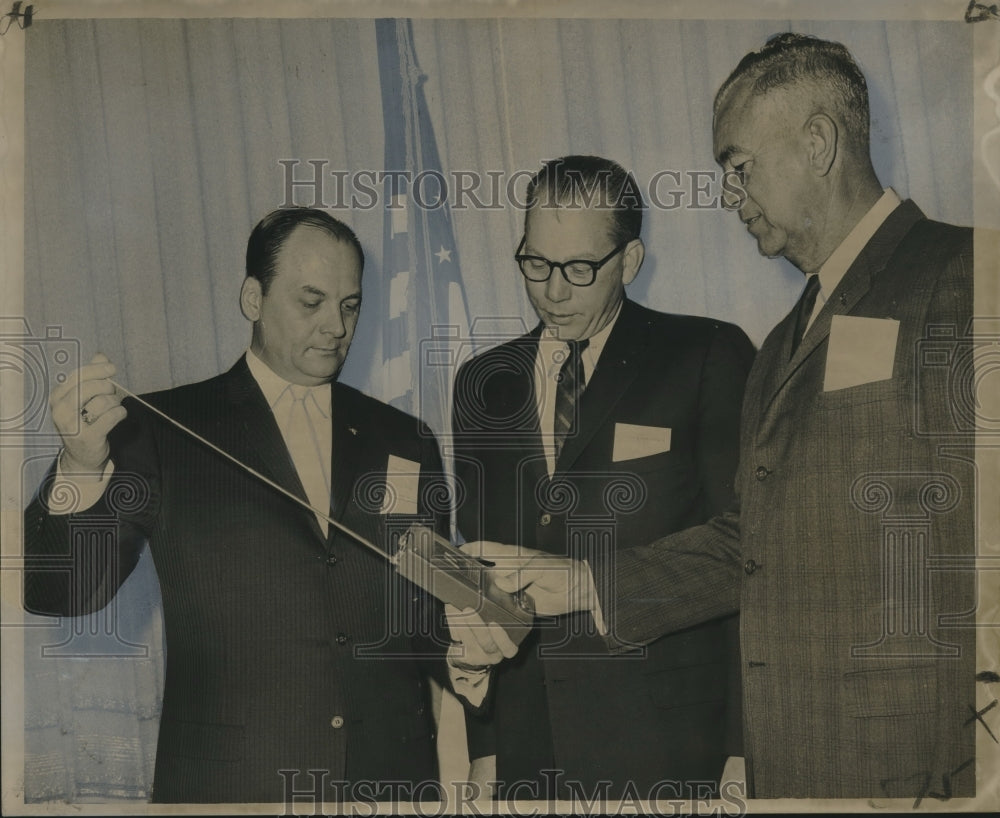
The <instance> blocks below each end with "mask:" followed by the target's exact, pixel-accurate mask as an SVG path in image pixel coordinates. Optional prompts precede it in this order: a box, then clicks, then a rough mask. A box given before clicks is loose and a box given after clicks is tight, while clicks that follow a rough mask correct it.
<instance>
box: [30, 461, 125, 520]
mask: <svg viewBox="0 0 1000 818" xmlns="http://www.w3.org/2000/svg"><path fill="white" fill-rule="evenodd" d="M64 452H65V449H63V450H62V451H60V452H59V457H58V459H57V460H56V473H55V478H54V479H53V481H52V485H51V488H50V489H49V496H48V498H47V506H48V510H49V514H53V515H56V516H61V515H65V514H77V513H79V512H81V511H86V510H87V509H89V508H92V507H93V506H95V505H97V503H98V502H99V501H100V499H101V497H103V496H104V491H105V489H107V487H108V482H109V481H110V480H111V475H112V474H114V471H115V464H114V463H112V462H111V461H110V460H109V461H108V462H107V465H105V467H104V471H102V472H101V473H100V474H97V473H96V472H94V473H93V474H66V473H65V472H64V471H63V468H62V457H63V453H64Z"/></svg>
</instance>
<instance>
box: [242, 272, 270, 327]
mask: <svg viewBox="0 0 1000 818" xmlns="http://www.w3.org/2000/svg"><path fill="white" fill-rule="evenodd" d="M263 298H264V296H263V293H262V292H261V289H260V281H258V280H257V279H256V278H253V277H251V276H247V277H246V278H244V279H243V287H242V289H240V311H241V312H242V313H243V317H244V318H246V319H247V320H248V321H259V320H260V309H261V301H262V300H263Z"/></svg>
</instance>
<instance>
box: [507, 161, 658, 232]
mask: <svg viewBox="0 0 1000 818" xmlns="http://www.w3.org/2000/svg"><path fill="white" fill-rule="evenodd" d="M525 201H526V204H527V206H528V207H527V210H525V215H524V218H525V228H527V219H528V213H529V212H530V211H531V209H532V208H533V207H536V206H541V207H597V208H607V209H608V210H610V211H611V214H612V228H611V240H612V241H613V242H614V243H615V244H616V245H618V244H623V243H625V242H627V241H631V240H632V239H637V238H639V231H640V230H641V229H642V211H643V210H644V209H645V207H646V204H645V202H644V201H643V199H642V192H641V191H640V189H639V185H638V184H637V183H636V181H635V177H634V176H633V175H632V174H631V173H629V172H628V171H626V170H625V168H623V167H622V166H621V165H619V164H618V163H617V162H614V161H612V160H611V159H604V158H603V157H600V156H563V157H561V158H559V159H550V160H549V161H548V162H546V163H545V164H544V165H542V168H541V170H539V171H538V172H537V173H536V174H535V175H534V176H532V177H531V180H530V181H529V182H528V190H527V197H526V200H525Z"/></svg>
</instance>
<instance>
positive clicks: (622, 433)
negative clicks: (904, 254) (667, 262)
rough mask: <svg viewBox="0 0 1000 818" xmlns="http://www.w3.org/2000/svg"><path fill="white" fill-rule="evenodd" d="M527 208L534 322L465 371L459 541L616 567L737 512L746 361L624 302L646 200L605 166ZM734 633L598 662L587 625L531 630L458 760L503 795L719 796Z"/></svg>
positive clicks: (728, 623) (557, 182)
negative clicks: (623, 558)
mask: <svg viewBox="0 0 1000 818" xmlns="http://www.w3.org/2000/svg"><path fill="white" fill-rule="evenodd" d="M527 202H528V208H527V210H526V214H525V224H524V238H523V240H522V241H521V243H520V246H519V247H518V249H517V255H516V256H515V258H516V259H517V262H518V264H519V266H520V270H521V273H522V274H523V278H524V281H525V287H526V289H527V293H528V297H529V299H530V300H531V303H532V305H533V306H534V308H535V311H536V312H537V314H538V316H539V318H540V319H541V323H540V324H539V325H538V326H537V327H536V328H535V329H534V330H533V331H532V332H530V333H528V334H527V335H525V336H522V337H520V338H516V339H514V340H512V341H510V342H508V343H505V344H502V345H500V346H498V347H495V348H493V349H490V350H488V351H487V352H485V353H483V354H481V355H479V356H477V357H476V358H474V359H472V360H470V361H468V362H467V363H465V364H464V365H463V366H462V367H461V368H460V370H459V372H458V376H457V379H456V382H455V410H454V420H453V428H454V446H455V472H456V477H457V482H458V484H459V487H460V488H459V492H458V496H459V497H460V498H464V499H463V500H461V501H460V502H459V505H458V523H459V529H460V530H461V532H462V534H463V536H464V537H465V538H466V539H467V540H474V539H489V540H501V541H514V542H531V543H535V544H537V545H538V547H540V548H542V549H543V550H545V551H547V552H549V553H552V554H559V555H565V554H571V555H574V556H577V557H585V558H586V559H588V560H589V561H590V562H591V564H593V565H596V564H607V565H613V564H614V562H615V559H616V552H617V550H618V549H619V548H620V547H622V546H623V545H625V544H631V543H635V542H636V541H640V542H642V541H646V540H650V539H654V538H656V537H660V536H663V535H666V534H668V533H671V532H673V531H678V530H680V529H682V528H685V527H687V526H690V525H693V524H695V523H699V522H703V521H704V520H706V519H708V518H709V517H710V516H712V515H713V514H716V513H719V512H721V511H722V510H723V509H724V508H725V507H726V506H727V505H728V504H729V503H730V502H731V500H732V479H733V474H734V472H735V467H736V453H737V450H738V440H737V436H738V424H739V410H740V403H741V399H742V394H743V386H744V382H745V380H746V376H747V372H748V371H749V368H750V364H751V362H752V360H753V354H754V352H753V346H752V345H751V343H750V341H749V340H748V339H747V337H746V335H745V334H744V333H743V332H742V331H741V330H740V329H739V328H737V327H735V326H733V325H731V324H725V323H722V322H719V321H714V320H711V319H707V318H698V317H691V316H683V315H667V314H664V313H659V312H654V311H652V310H649V309H646V308H644V307H642V306H640V305H638V304H636V303H635V302H633V301H630V300H628V299H627V298H626V297H625V285H626V284H628V283H630V282H631V281H632V280H633V279H634V278H635V277H636V275H637V274H638V272H639V268H640V266H641V264H642V261H643V252H644V251H643V243H642V240H641V239H640V238H639V233H640V228H641V224H642V209H643V202H642V199H641V195H640V193H639V190H638V187H637V185H636V183H635V180H634V178H633V177H632V176H631V174H628V173H626V171H625V170H624V169H623V168H622V167H621V166H619V165H618V164H617V163H615V162H613V161H611V160H608V159H602V158H599V157H592V156H567V157H563V158H561V159H556V160H553V161H551V162H548V163H547V164H546V165H545V166H544V167H543V168H542V169H541V170H540V171H539V172H538V173H537V174H536V175H535V176H534V178H533V179H532V180H531V181H530V182H529V185H528V191H527ZM570 382H572V383H574V384H576V388H575V389H572V390H567V389H566V387H567V384H568V383H570ZM570 393H571V394H570ZM735 624H736V623H735V619H734V618H733V617H731V616H730V617H728V618H726V619H720V620H718V621H715V622H711V623H707V624H702V625H699V626H698V627H695V628H691V629H690V630H688V631H687V632H685V633H681V634H676V635H674V636H671V637H668V638H665V639H662V640H660V641H658V642H656V643H654V644H652V645H650V646H649V647H648V648H646V649H644V650H637V651H636V652H634V653H633V654H630V655H628V656H620V657H611V656H609V655H608V653H607V649H606V647H605V645H604V643H603V640H601V639H600V637H599V635H598V634H597V633H596V631H594V629H593V627H592V626H591V623H590V621H589V617H585V616H583V615H573V616H568V617H562V618H560V619H559V620H556V621H547V622H542V623H540V626H539V627H538V628H537V629H536V630H535V631H534V632H533V634H532V635H531V636H529V637H528V639H527V641H526V642H525V643H524V644H523V645H522V646H521V649H520V652H519V655H518V656H517V657H516V658H515V659H514V660H513V661H512V662H509V663H505V664H504V665H502V666H500V667H499V668H498V669H497V671H496V673H495V678H494V679H493V680H492V691H493V696H494V699H493V702H492V708H491V713H490V715H489V716H488V717H483V718H479V719H476V718H469V719H468V720H467V721H468V729H469V733H470V755H471V756H472V757H474V758H475V757H484V756H488V755H489V753H490V752H491V751H493V752H495V753H496V778H497V779H498V781H499V782H500V783H499V788H498V789H499V792H498V795H499V796H500V797H504V798H517V799H531V798H541V799H545V798H548V797H554V796H556V795H559V796H561V797H570V796H571V795H573V794H574V793H576V794H577V795H578V796H579V795H580V794H581V793H585V794H586V796H587V797H590V795H591V794H592V793H593V792H597V793H598V794H601V793H603V794H604V795H605V796H610V797H615V798H618V797H622V795H623V793H625V792H626V788H627V787H628V786H630V785H631V786H636V787H638V788H639V790H640V791H641V792H642V793H646V792H648V791H649V789H650V788H651V787H652V786H654V785H655V784H657V783H658V782H663V781H673V782H683V783H678V784H675V785H673V790H671V792H673V793H674V795H675V797H681V798H690V797H697V796H698V794H699V793H700V794H707V793H709V792H712V791H714V788H715V787H716V785H717V784H718V781H719V778H720V775H721V773H722V769H723V765H724V762H725V758H726V748H725V747H724V733H725V727H726V716H727V713H726V709H727V708H726V701H727V695H728V696H729V700H730V704H731V706H738V697H737V695H735V690H733V688H734V687H736V686H737V684H736V682H737V680H736V679H734V678H731V674H732V673H733V672H734V671H735V661H734V660H735V656H736V654H737V650H736V642H735V635H736V631H735ZM731 657H732V661H731V660H730V658H731ZM734 723H735V725H737V729H738V724H739V720H738V716H737V718H736V719H735V720H734ZM735 739H736V740H737V741H738V735H737V736H736V737H735ZM543 770H547V771H552V770H557V771H558V772H557V773H556V774H555V777H553V775H552V773H551V772H549V773H543V772H542V771H543ZM678 789H679V792H678V791H677V790H678ZM642 797H646V796H645V795H643V796H642Z"/></svg>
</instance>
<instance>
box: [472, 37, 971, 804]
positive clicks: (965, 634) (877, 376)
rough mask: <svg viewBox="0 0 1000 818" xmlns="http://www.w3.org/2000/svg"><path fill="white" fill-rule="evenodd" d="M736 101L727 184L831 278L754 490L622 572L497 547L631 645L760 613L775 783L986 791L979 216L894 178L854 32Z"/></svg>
mask: <svg viewBox="0 0 1000 818" xmlns="http://www.w3.org/2000/svg"><path fill="white" fill-rule="evenodd" d="M714 113H715V118H714V149H715V155H716V158H717V160H718V162H719V164H720V165H721V166H722V167H723V169H724V170H725V171H726V172H727V174H729V179H728V186H729V187H730V188H731V192H732V193H734V195H732V196H731V198H730V201H729V202H728V204H729V205H730V206H731V207H733V209H735V210H736V211H737V212H738V214H739V216H740V219H741V220H742V221H743V222H744V223H745V224H746V227H747V230H748V231H749V233H750V234H751V235H752V236H753V237H754V238H755V239H756V240H757V245H758V248H759V250H760V252H761V253H762V254H765V255H767V256H770V257H776V256H784V257H785V258H787V259H788V260H789V261H791V262H792V263H794V264H795V265H796V266H797V267H798V268H799V269H801V270H802V272H803V273H805V275H806V276H807V279H808V282H807V285H806V287H805V289H804V291H803V295H802V297H801V298H800V300H799V303H798V304H797V305H796V306H795V308H794V309H793V310H792V311H791V313H789V315H788V316H787V317H786V318H785V319H784V320H782V321H781V322H780V323H779V324H778V325H777V326H776V327H775V328H774V330H773V331H772V332H771V334H770V335H769V336H768V338H767V340H766V341H765V342H764V344H763V346H762V347H761V349H760V352H759V353H758V355H757V358H756V361H755V363H754V365H753V369H752V370H751V372H750V376H749V381H748V383H747V389H746V394H745V399H744V403H743V414H742V420H741V433H740V447H741V450H740V465H739V469H738V473H737V477H736V492H737V500H736V503H735V505H734V506H733V508H732V509H731V510H729V511H727V512H726V513H725V514H722V515H720V516H718V517H716V518H714V519H712V520H711V521H710V522H708V523H707V524H705V525H701V526H697V527H695V528H690V529H687V530H686V531H683V532H680V533H678V534H675V535H672V536H669V537H666V538H664V539H661V540H658V541H656V542H654V543H652V544H651V545H638V544H637V546H636V547H634V548H631V549H628V550H623V551H620V552H619V553H618V561H617V564H616V566H615V570H614V573H613V574H612V573H610V572H607V571H604V570H601V569H600V568H597V569H596V570H595V571H594V574H593V575H591V572H590V570H589V569H588V568H587V567H586V566H585V565H584V564H582V563H579V562H573V561H569V560H566V559H564V558H556V557H552V556H548V555H543V554H536V553H532V552H528V553H525V552H524V551H523V550H520V549H516V548H514V547H512V546H508V547H503V546H496V547H495V548H489V549H487V550H488V551H489V556H490V557H491V558H492V559H496V560H498V561H501V562H502V565H501V566H500V567H498V568H497V569H496V574H497V577H498V580H499V582H500V584H501V585H502V586H503V587H505V588H506V589H507V590H514V589H515V588H516V587H526V588H527V590H528V592H529V594H530V595H531V596H532V598H533V600H534V602H535V605H536V608H537V609H538V611H539V612H540V613H561V612H563V611H565V610H567V609H571V610H586V609H588V608H589V609H591V610H593V611H594V612H595V614H596V613H600V614H602V615H603V619H604V620H605V622H606V625H607V628H608V633H607V637H608V640H609V642H610V644H611V645H612V648H613V649H621V648H623V647H624V646H625V645H628V644H630V643H646V642H649V641H650V640H652V639H655V638H657V637H658V636H660V635H661V634H664V633H667V632H671V631H674V630H677V629H680V628H685V627H688V626H691V625H694V624H696V623H699V622H703V621H706V620H708V619H710V618H713V617H718V616H721V615H724V614H727V613H730V612H732V611H736V610H739V611H740V614H741V665H742V671H743V686H744V688H743V713H744V747H745V752H746V760H747V781H748V785H749V790H750V793H749V794H750V795H752V796H755V797H758V798H779V797H810V798H827V797H878V796H884V797H916V798H918V799H920V798H928V797H933V798H941V799H946V798H950V797H953V796H970V795H973V794H974V792H975V718H974V710H972V711H970V707H973V708H974V705H975V690H974V687H975V685H974V678H975V638H974V629H973V628H972V627H970V626H971V625H974V613H975V583H974V572H973V571H972V570H971V564H970V563H971V559H970V558H971V557H972V555H974V552H975V530H974V515H973V503H974V497H975V475H974V463H973V457H974V436H973V429H972V424H971V422H970V421H968V420H967V419H966V416H965V415H963V414H962V412H960V411H957V409H958V408H960V407H957V405H956V400H955V397H954V396H955V395H956V394H957V393H956V392H955V391H954V383H956V381H955V378H956V377H959V380H958V381H957V383H959V385H960V386H961V384H962V383H964V382H963V381H961V380H960V376H961V375H962V372H963V371H966V372H967V374H971V354H969V355H966V353H967V352H969V349H970V347H969V345H968V344H967V343H966V344H964V345H963V342H962V339H963V338H964V337H965V333H967V332H968V331H969V328H970V327H969V325H970V320H971V313H972V274H973V268H972V231H971V230H969V229H965V228H958V227H952V226H949V225H946V224H941V223H938V222H933V221H930V220H928V219H927V218H926V217H925V216H924V215H923V213H921V211H920V209H919V208H918V207H917V206H916V205H915V204H914V203H913V202H912V201H905V202H901V201H900V200H899V197H897V195H896V194H895V193H894V192H893V191H892V190H891V189H885V190H883V188H882V186H881V184H880V183H879V181H878V179H877V177H876V175H875V172H874V170H873V168H872V164H871V160H870V155H869V136H868V122H869V113H868V93H867V87H866V84H865V80H864V77H863V75H862V73H861V71H860V69H859V68H858V66H857V65H856V63H855V62H854V60H853V58H852V57H851V55H850V54H849V52H848V51H847V49H845V48H844V47H843V46H842V45H840V44H838V43H831V42H825V41H822V40H817V39H814V38H811V37H804V36H801V35H797V34H788V33H786V34H782V35H779V36H777V37H775V38H772V39H771V40H770V41H768V43H767V44H766V45H765V46H764V47H763V48H761V49H760V50H759V51H757V52H753V53H751V54H748V55H747V56H746V57H744V59H743V60H742V61H741V62H740V64H739V65H738V66H737V68H736V69H735V71H734V72H733V73H732V75H731V76H730V77H729V79H727V80H726V82H725V83H724V84H723V85H722V87H721V89H720V90H719V92H718V94H717V96H716V99H715V109H714ZM735 193H738V195H735ZM963 362H964V363H966V364H968V366H967V367H966V369H965V370H963ZM960 391H961V389H959V392H960ZM529 544H530V543H529ZM944 568H948V569H950V570H937V569H944ZM970 716H972V718H970ZM665 738H666V737H665Z"/></svg>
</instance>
